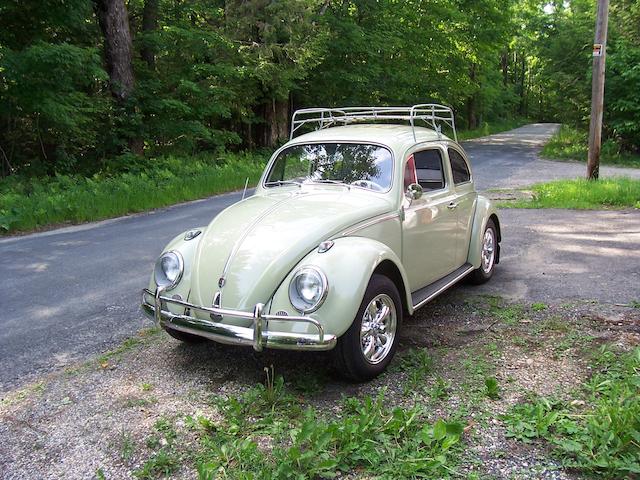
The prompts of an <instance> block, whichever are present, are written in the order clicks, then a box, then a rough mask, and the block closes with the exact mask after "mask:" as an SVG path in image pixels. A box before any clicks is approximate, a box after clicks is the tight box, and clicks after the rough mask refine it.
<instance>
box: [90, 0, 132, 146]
mask: <svg viewBox="0 0 640 480" xmlns="http://www.w3.org/2000/svg"><path fill="white" fill-rule="evenodd" d="M94 2H95V9H96V16H97V17H98V23H99V25H100V30H101V31H102V35H103V37H104V59H105V64H106V67H107V68H106V70H107V73H108V74H109V86H110V89H111V93H112V95H113V97H114V98H115V100H116V103H117V104H118V106H119V107H120V110H121V114H122V115H123V116H124V117H125V118H124V119H122V120H124V122H128V121H130V120H132V119H133V117H134V109H133V105H131V102H130V99H131V96H132V94H133V91H134V88H135V78H134V74H133V59H132V50H133V46H132V42H131V32H130V31H129V17H128V14H127V7H126V6H125V4H124V0H94ZM127 136H128V137H129V138H128V139H127V140H128V147H129V149H130V150H131V151H132V152H133V153H136V154H142V153H143V148H144V142H143V141H142V139H141V138H139V137H138V136H137V135H136V134H135V132H134V133H133V134H128V135H127Z"/></svg>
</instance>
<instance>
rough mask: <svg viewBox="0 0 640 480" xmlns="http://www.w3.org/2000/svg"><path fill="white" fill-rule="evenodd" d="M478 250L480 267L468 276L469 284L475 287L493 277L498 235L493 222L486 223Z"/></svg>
mask: <svg viewBox="0 0 640 480" xmlns="http://www.w3.org/2000/svg"><path fill="white" fill-rule="evenodd" d="M480 248H481V250H480V267H478V268H476V269H475V270H474V271H473V272H471V274H470V275H469V280H470V281H471V283H475V284H476V285H480V284H481V283H485V282H488V281H489V279H490V278H491V277H492V276H493V271H494V269H495V266H496V254H497V250H498V235H497V233H496V225H495V223H493V220H489V221H488V222H487V226H486V227H485V229H484V234H483V236H482V246H481V247H480Z"/></svg>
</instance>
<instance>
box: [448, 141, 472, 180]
mask: <svg viewBox="0 0 640 480" xmlns="http://www.w3.org/2000/svg"><path fill="white" fill-rule="evenodd" d="M448 152H449V161H451V172H452V173H453V183H455V184H456V185H458V184H460V183H465V182H468V181H470V180H471V173H469V167H468V166H467V162H466V161H465V159H464V158H463V157H462V155H460V153H459V152H458V151H456V150H454V149H453V148H450V149H449V150H448Z"/></svg>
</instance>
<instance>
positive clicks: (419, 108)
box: [289, 103, 458, 142]
mask: <svg viewBox="0 0 640 480" xmlns="http://www.w3.org/2000/svg"><path fill="white" fill-rule="evenodd" d="M390 120H401V121H403V122H409V124H410V125H411V128H412V130H413V139H414V140H416V131H415V123H416V121H423V122H425V123H426V124H427V125H429V126H430V127H432V128H433V129H434V130H435V131H436V132H437V133H438V137H441V135H442V133H441V132H442V124H443V123H444V124H446V125H448V126H449V127H450V128H451V130H452V131H453V138H454V140H455V141H456V142H457V141H458V134H457V133H456V123H455V119H454V116H453V110H452V109H451V108H449V107H447V106H445V105H438V104H436V103H424V104H419V105H413V106H412V107H340V108H303V109H301V110H296V111H295V113H294V114H293V117H292V118H291V135H290V137H289V140H292V139H293V137H294V134H295V133H296V131H298V130H299V129H300V128H302V127H303V126H304V125H309V124H311V125H312V124H315V125H316V130H322V129H324V128H329V127H335V126H338V125H348V124H350V123H360V122H362V123H375V122H385V121H390Z"/></svg>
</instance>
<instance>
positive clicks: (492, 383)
mask: <svg viewBox="0 0 640 480" xmlns="http://www.w3.org/2000/svg"><path fill="white" fill-rule="evenodd" d="M484 386H485V388H486V390H485V395H486V396H487V397H489V398H491V399H492V400H497V399H498V398H500V386H499V384H498V380H497V379H496V378H495V377H487V378H485V379H484Z"/></svg>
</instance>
